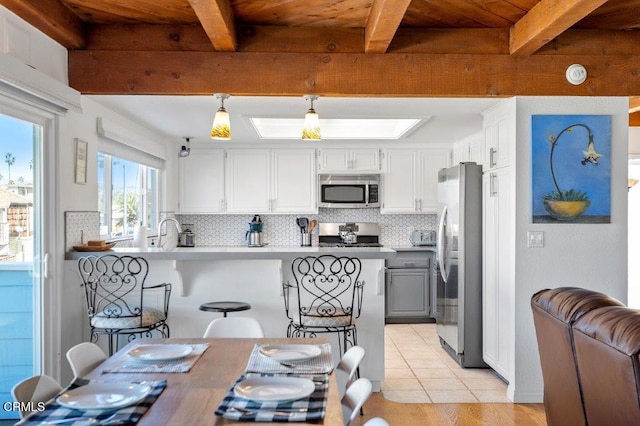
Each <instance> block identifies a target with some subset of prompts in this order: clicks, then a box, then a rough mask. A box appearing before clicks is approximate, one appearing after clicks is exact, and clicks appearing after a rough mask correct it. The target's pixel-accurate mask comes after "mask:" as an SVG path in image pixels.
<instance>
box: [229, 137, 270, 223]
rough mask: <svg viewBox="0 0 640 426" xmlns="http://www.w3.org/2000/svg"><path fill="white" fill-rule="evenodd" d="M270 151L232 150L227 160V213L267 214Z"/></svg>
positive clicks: (268, 206)
mask: <svg viewBox="0 0 640 426" xmlns="http://www.w3.org/2000/svg"><path fill="white" fill-rule="evenodd" d="M270 159H271V151H270V150H268V149H229V150H227V163H226V166H227V167H226V180H225V186H226V193H227V213H268V212H269V208H270V204H271V203H270V201H271V184H270V182H271V179H270V177H271V160H270Z"/></svg>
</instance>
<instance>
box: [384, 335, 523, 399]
mask: <svg viewBox="0 0 640 426" xmlns="http://www.w3.org/2000/svg"><path fill="white" fill-rule="evenodd" d="M384 334H385V379H384V381H383V382H382V385H381V388H382V393H383V395H384V397H385V398H386V399H388V400H391V401H395V402H404V403H438V402H440V403H446V402H510V401H509V400H508V399H507V385H506V384H505V383H504V382H503V381H502V380H501V379H499V378H498V376H497V375H496V374H495V373H494V372H493V370H491V369H478V368H462V367H460V365H458V364H457V363H456V362H455V361H454V360H453V358H451V356H450V355H449V354H447V353H446V352H445V351H444V349H442V347H441V346H440V341H439V340H438V335H437V333H436V325H435V324H387V325H386V326H385V333H384Z"/></svg>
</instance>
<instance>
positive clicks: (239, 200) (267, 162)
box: [226, 149, 317, 214]
mask: <svg viewBox="0 0 640 426" xmlns="http://www.w3.org/2000/svg"><path fill="white" fill-rule="evenodd" d="M226 166H227V167H226V168H227V173H226V190H227V199H228V203H227V212H228V213H292V214H294V213H316V212H317V200H316V187H317V184H316V175H317V174H316V168H315V150H313V149H271V150H270V149H229V150H227V164H226Z"/></svg>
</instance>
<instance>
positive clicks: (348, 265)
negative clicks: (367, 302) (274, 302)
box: [285, 255, 364, 325]
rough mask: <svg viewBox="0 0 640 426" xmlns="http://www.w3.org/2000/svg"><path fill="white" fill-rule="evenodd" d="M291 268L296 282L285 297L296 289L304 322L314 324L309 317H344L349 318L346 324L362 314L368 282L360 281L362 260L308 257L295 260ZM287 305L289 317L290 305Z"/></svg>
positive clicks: (300, 317) (336, 257)
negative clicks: (363, 299)
mask: <svg viewBox="0 0 640 426" xmlns="http://www.w3.org/2000/svg"><path fill="white" fill-rule="evenodd" d="M291 268H292V272H293V275H294V277H295V284H288V285H286V286H285V292H286V295H285V296H289V294H288V292H289V291H291V290H292V289H293V290H295V292H296V293H297V294H296V296H297V305H298V306H297V307H296V308H297V315H299V323H300V324H305V323H306V324H307V325H312V324H311V323H309V321H305V318H306V319H307V320H308V319H309V318H316V319H325V318H330V317H332V318H333V317H341V318H342V319H343V320H346V322H345V323H343V324H351V322H352V320H353V318H358V317H359V316H360V310H361V307H362V290H363V285H364V283H363V282H362V281H360V280H359V278H360V272H361V269H362V264H361V262H360V259H358V258H353V257H347V256H334V255H321V256H317V257H316V256H306V257H299V258H297V259H294V261H293V263H292V265H291ZM287 298H288V297H287ZM286 308H287V315H288V316H289V306H288V304H287V306H286ZM294 315H295V314H294ZM290 318H291V317H290Z"/></svg>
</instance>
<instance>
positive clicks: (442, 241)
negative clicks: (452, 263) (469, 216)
mask: <svg viewBox="0 0 640 426" xmlns="http://www.w3.org/2000/svg"><path fill="white" fill-rule="evenodd" d="M447 214H448V211H447V206H444V208H443V209H442V215H441V216H440V224H439V225H438V252H437V255H438V264H439V265H440V275H442V280H443V281H444V282H445V283H446V282H447V279H448V278H449V277H448V276H447V275H448V274H447V270H446V268H445V267H444V254H445V253H446V247H445V245H446V241H447V236H446V231H445V228H446V221H447Z"/></svg>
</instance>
